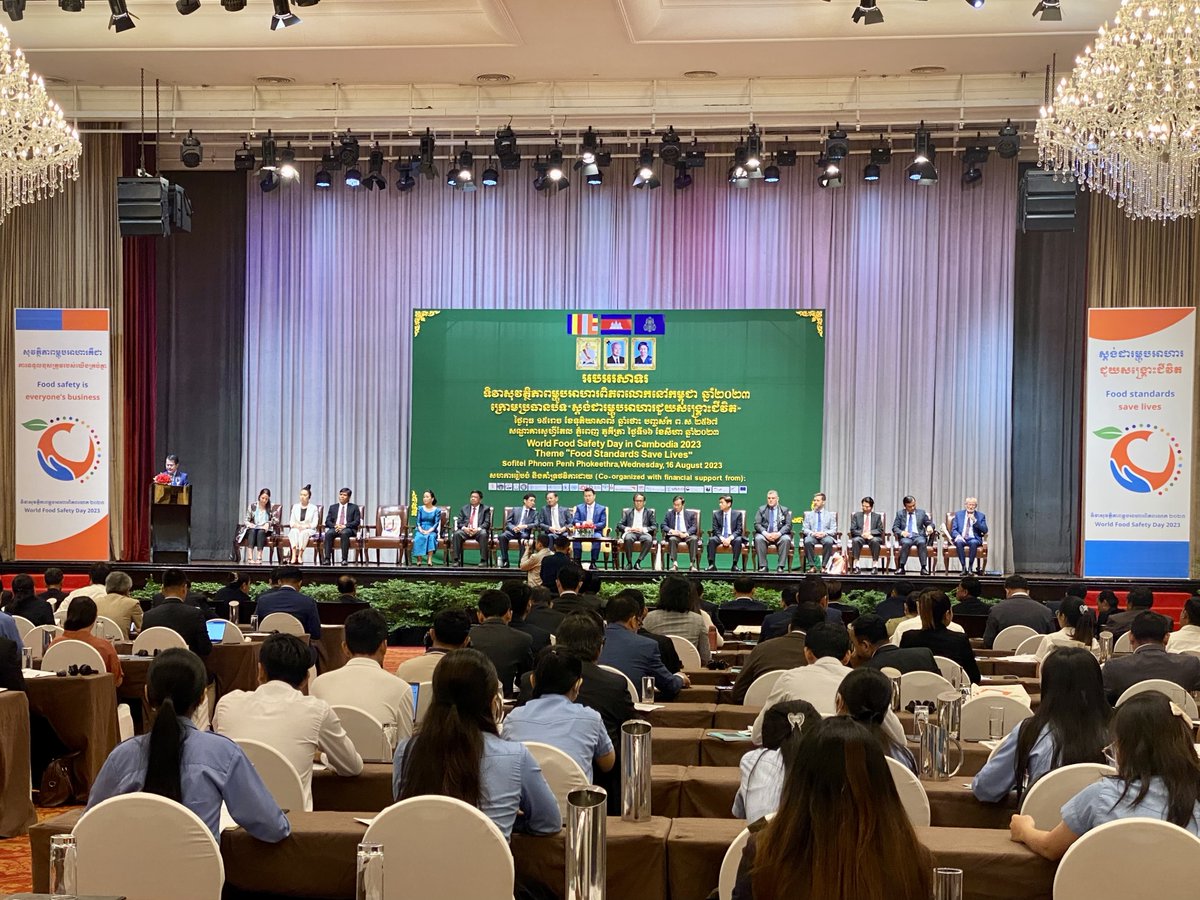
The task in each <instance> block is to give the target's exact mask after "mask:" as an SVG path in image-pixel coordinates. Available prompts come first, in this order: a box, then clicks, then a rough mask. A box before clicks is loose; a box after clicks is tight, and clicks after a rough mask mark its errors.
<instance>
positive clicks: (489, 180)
mask: <svg viewBox="0 0 1200 900" xmlns="http://www.w3.org/2000/svg"><path fill="white" fill-rule="evenodd" d="M479 182H480V184H482V185H483V186H484V187H495V186H496V185H498V184H499V183H500V173H499V172H497V171H496V167H495V166H493V165H492V158H491V157H490V156H489V157H488V165H487V168H486V169H484V170H483V175H482V177H480V179H479Z"/></svg>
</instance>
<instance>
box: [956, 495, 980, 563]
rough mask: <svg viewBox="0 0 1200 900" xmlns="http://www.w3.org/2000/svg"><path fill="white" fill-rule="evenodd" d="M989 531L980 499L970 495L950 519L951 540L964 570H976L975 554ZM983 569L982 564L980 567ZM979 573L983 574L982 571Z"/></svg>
mask: <svg viewBox="0 0 1200 900" xmlns="http://www.w3.org/2000/svg"><path fill="white" fill-rule="evenodd" d="M987 533H988V524H987V516H985V515H984V514H983V512H982V511H981V510H980V509H979V501H978V500H976V499H975V498H974V497H968V498H967V499H966V500H964V501H963V508H962V509H960V510H959V511H958V512H956V513H955V514H954V518H953V519H951V520H950V540H951V541H953V543H954V549H955V551H957V553H958V564H959V566H960V567H961V568H962V570H963V571H964V572H974V571H975V569H976V566H975V554H977V553H978V552H979V548H980V547H981V546H982V545H983V536H984V535H985V534H987ZM979 568H980V569H981V570H982V566H981V567H979ZM977 574H983V573H982V571H980V572H978V573H977Z"/></svg>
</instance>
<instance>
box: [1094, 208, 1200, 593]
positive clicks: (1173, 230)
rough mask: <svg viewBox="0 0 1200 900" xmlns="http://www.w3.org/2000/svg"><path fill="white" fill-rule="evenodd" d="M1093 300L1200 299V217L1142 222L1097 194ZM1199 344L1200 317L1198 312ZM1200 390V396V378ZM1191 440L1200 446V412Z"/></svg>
mask: <svg viewBox="0 0 1200 900" xmlns="http://www.w3.org/2000/svg"><path fill="white" fill-rule="evenodd" d="M1089 238H1090V243H1089V254H1090V258H1091V263H1090V266H1089V270H1088V305H1089V306H1094V307H1127V306H1132V307H1137V306H1197V305H1200V222H1197V221H1196V220H1195V219H1179V220H1176V221H1174V222H1167V223H1163V224H1160V223H1157V222H1140V221H1134V220H1133V219H1130V218H1129V217H1128V216H1126V215H1125V213H1124V211H1123V210H1122V209H1121V208H1120V207H1118V206H1117V204H1116V203H1115V202H1113V201H1112V200H1109V199H1108V198H1107V197H1103V196H1100V195H1096V196H1095V197H1094V198H1093V203H1092V222H1091V228H1090V229H1089ZM1196 327H1197V341H1196V346H1197V347H1200V317H1197V325H1196ZM1195 396H1197V397H1200V383H1198V384H1197V387H1196V394H1195ZM1192 424H1193V428H1192V446H1193V447H1200V414H1197V415H1195V416H1193V423H1192ZM1192 498H1193V499H1192V502H1193V504H1194V503H1195V502H1196V498H1200V467H1197V466H1195V465H1193V466H1192ZM1191 544H1192V559H1191V575H1192V577H1193V578H1200V522H1198V521H1197V520H1196V517H1195V516H1193V517H1192V534H1191Z"/></svg>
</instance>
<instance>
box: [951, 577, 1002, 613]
mask: <svg viewBox="0 0 1200 900" xmlns="http://www.w3.org/2000/svg"><path fill="white" fill-rule="evenodd" d="M981 593H983V585H982V584H981V583H980V581H979V579H978V578H976V577H975V576H974V575H968V576H966V577H965V578H963V579H962V581H960V582H959V583H958V587H957V588H955V590H954V599H956V600H957V601H958V602H957V603H955V604H954V606H952V607H951V608H950V611H951V612H952V613H954V616H955V618H957V617H958V616H986V615H987V614H988V613H990V612H991V611H992V607H991V604H988V603H984V602H983V601H982V600H981V599H980V598H979V595H980V594H981Z"/></svg>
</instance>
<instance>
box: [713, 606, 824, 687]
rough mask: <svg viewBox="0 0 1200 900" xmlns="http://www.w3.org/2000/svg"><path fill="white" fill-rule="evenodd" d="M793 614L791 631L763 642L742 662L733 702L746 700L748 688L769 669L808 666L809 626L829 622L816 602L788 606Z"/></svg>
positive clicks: (734, 684) (772, 670) (776, 669)
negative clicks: (805, 642) (805, 641)
mask: <svg viewBox="0 0 1200 900" xmlns="http://www.w3.org/2000/svg"><path fill="white" fill-rule="evenodd" d="M788 612H789V613H790V615H791V620H790V624H789V626H788V627H789V631H788V632H787V633H786V634H785V635H783V636H782V637H779V638H775V639H773V640H770V641H768V642H766V643H765V644H764V643H759V645H758V646H757V647H755V648H754V649H753V650H751V651H750V656H749V657H747V658H746V661H745V662H744V663H743V664H742V671H740V672H738V676H737V680H736V681H734V683H733V691H732V693H731V695H730V702H731V703H743V702H745V699H746V691H748V690H750V686H751V685H752V684H754V682H755V681H756V680H758V679H759V678H760V677H761V676H763V675H765V674H767V673H768V672H779V671H783V670H785V669H796V668H799V667H800V666H803V665H807V663H808V659H807V657H806V656H805V653H804V635H805V632H806V631H808V629H810V628H812V627H813V626H814V625H816V624H817V623H819V622H824V621H825V610H823V609H821V607H820V606H819V605H817V604H816V603H798V604H795V605H793V606H789V607H788Z"/></svg>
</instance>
